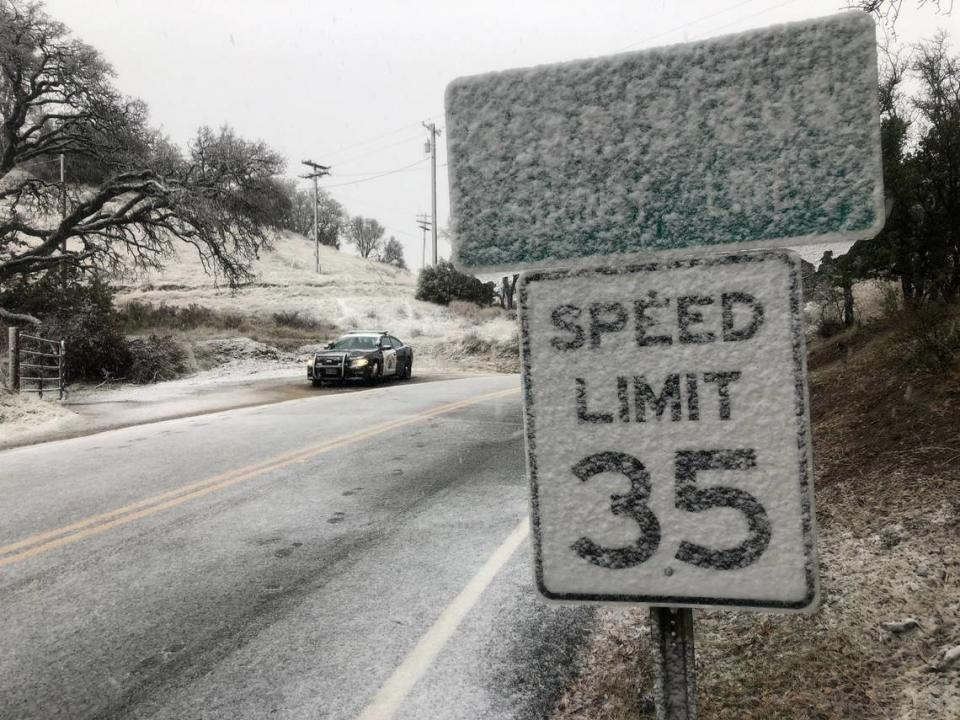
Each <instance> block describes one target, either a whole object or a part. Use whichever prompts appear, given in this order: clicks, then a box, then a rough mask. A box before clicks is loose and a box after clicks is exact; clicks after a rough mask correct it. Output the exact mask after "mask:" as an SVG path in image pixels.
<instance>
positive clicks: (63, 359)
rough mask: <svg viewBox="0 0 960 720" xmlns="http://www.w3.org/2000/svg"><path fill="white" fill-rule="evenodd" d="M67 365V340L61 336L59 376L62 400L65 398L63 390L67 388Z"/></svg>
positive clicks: (58, 360) (58, 359) (58, 361)
mask: <svg viewBox="0 0 960 720" xmlns="http://www.w3.org/2000/svg"><path fill="white" fill-rule="evenodd" d="M66 366H67V341H66V340H64V339H63V338H60V356H59V357H58V358H57V375H58V376H59V381H60V383H59V384H60V400H61V401H62V400H63V392H64V389H65V388H66V385H67V383H66V380H67V373H66Z"/></svg>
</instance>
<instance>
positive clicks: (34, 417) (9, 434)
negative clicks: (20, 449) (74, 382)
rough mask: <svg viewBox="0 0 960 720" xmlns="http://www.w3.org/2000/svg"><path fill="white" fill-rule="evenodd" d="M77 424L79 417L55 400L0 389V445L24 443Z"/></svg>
mask: <svg viewBox="0 0 960 720" xmlns="http://www.w3.org/2000/svg"><path fill="white" fill-rule="evenodd" d="M79 424H80V417H79V416H78V415H77V414H76V413H75V412H73V411H71V410H69V409H68V408H66V407H64V406H63V405H62V404H60V403H59V402H57V401H56V400H52V401H51V400H50V399H43V400H40V399H39V398H37V397H36V396H35V395H27V394H23V395H13V394H11V393H9V392H7V391H6V390H4V389H2V388H0V445H8V444H14V443H20V442H27V441H29V440H31V439H34V438H38V437H41V436H44V435H46V434H52V433H57V432H61V431H63V430H67V429H70V428H72V427H75V426H78V425H79Z"/></svg>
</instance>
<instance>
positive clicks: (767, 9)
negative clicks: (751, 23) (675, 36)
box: [694, 0, 800, 37]
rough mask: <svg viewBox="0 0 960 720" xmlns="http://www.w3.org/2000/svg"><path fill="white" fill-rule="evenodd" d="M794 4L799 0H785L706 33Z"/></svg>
mask: <svg viewBox="0 0 960 720" xmlns="http://www.w3.org/2000/svg"><path fill="white" fill-rule="evenodd" d="M795 2H800V0H786V2H782V3H778V4H777V5H771V6H770V7H768V8H764V9H763V10H759V11H758V12H755V13H753V14H751V15H744V16H743V17H741V18H737V19H736V20H734V21H733V22H729V23H727V24H725V25H721V26H720V27H715V28H710V30H709V31H708V32H711V33H715V32H717V31H718V30H725V29H726V28H729V27H733V26H734V25H738V24H740V23H742V22H743V21H744V20H750V19H751V18H755V17H758V16H760V15H765V14H766V13H768V12H772V11H774V10H778V9H780V8H782V7H784V6H786V5H793V3H795ZM694 37H697V36H694Z"/></svg>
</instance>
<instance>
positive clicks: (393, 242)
mask: <svg viewBox="0 0 960 720" xmlns="http://www.w3.org/2000/svg"><path fill="white" fill-rule="evenodd" d="M380 262H382V263H386V264H387V265H394V266H396V267H398V268H400V269H401V270H406V269H407V261H406V260H404V258H403V245H401V244H400V242H399V241H398V240H397V239H396V238H395V237H394V236H393V235H391V236H390V239H389V240H387V242H386V244H385V245H384V246H383V249H382V250H381V251H380Z"/></svg>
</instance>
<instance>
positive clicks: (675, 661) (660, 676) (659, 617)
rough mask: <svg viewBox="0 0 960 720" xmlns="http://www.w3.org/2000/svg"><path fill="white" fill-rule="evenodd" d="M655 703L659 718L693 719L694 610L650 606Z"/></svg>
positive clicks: (673, 719) (695, 674)
mask: <svg viewBox="0 0 960 720" xmlns="http://www.w3.org/2000/svg"><path fill="white" fill-rule="evenodd" d="M650 637H651V646H652V648H653V663H654V668H653V669H654V676H655V677H656V687H655V688H654V703H655V705H656V708H657V717H658V718H660V720H695V719H696V717H697V672H696V667H695V664H694V646H693V610H691V609H689V608H670V607H652V608H650Z"/></svg>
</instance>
